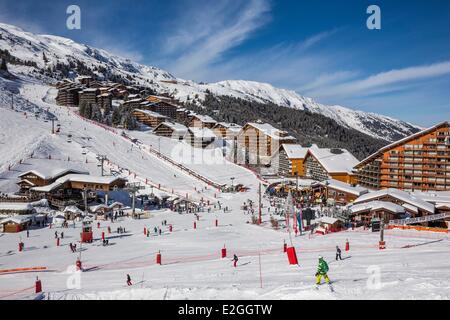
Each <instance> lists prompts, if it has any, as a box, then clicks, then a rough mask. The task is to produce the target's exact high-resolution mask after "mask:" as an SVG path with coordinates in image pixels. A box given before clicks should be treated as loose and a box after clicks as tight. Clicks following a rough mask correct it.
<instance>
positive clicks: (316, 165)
mask: <svg viewBox="0 0 450 320" xmlns="http://www.w3.org/2000/svg"><path fill="white" fill-rule="evenodd" d="M357 163H358V159H356V158H355V157H354V156H353V155H352V154H351V153H350V152H348V151H347V150H345V149H323V148H317V147H313V148H309V149H308V152H307V154H306V156H305V158H304V165H305V173H306V177H307V178H311V179H314V180H318V181H324V180H328V179H334V180H339V181H342V182H345V183H349V184H355V183H356V175H355V174H354V173H353V167H354V166H355V164H357Z"/></svg>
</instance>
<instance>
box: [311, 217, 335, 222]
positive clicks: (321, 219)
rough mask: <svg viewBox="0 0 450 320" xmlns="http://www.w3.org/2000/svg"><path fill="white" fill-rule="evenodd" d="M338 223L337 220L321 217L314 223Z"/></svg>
mask: <svg viewBox="0 0 450 320" xmlns="http://www.w3.org/2000/svg"><path fill="white" fill-rule="evenodd" d="M338 221H339V219H336V218H332V217H321V218H319V219H317V220H316V222H319V223H325V224H335V223H336V222H338Z"/></svg>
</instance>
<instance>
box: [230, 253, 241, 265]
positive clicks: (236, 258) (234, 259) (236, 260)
mask: <svg viewBox="0 0 450 320" xmlns="http://www.w3.org/2000/svg"><path fill="white" fill-rule="evenodd" d="M231 261H233V266H234V267H235V268H236V267H237V263H238V261H239V259H238V257H237V255H234V257H233V260H231Z"/></svg>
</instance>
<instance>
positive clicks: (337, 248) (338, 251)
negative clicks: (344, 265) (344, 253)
mask: <svg viewBox="0 0 450 320" xmlns="http://www.w3.org/2000/svg"><path fill="white" fill-rule="evenodd" d="M338 260H342V257H341V249H340V248H339V246H336V261H338Z"/></svg>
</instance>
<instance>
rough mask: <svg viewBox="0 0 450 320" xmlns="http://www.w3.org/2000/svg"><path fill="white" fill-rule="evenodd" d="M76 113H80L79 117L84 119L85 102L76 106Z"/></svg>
mask: <svg viewBox="0 0 450 320" xmlns="http://www.w3.org/2000/svg"><path fill="white" fill-rule="evenodd" d="M78 112H79V113H80V116H82V117H86V101H83V102H81V103H80V105H79V106H78Z"/></svg>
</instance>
